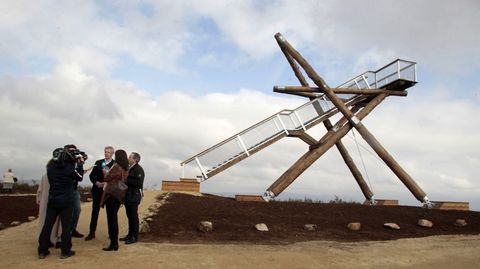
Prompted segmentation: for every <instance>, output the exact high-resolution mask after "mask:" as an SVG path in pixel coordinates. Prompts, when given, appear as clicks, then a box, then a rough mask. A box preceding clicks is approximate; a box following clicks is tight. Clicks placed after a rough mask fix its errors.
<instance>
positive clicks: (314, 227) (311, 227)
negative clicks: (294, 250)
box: [303, 224, 317, 231]
mask: <svg viewBox="0 0 480 269" xmlns="http://www.w3.org/2000/svg"><path fill="white" fill-rule="evenodd" d="M303 228H304V229H305V230H307V231H315V230H317V224H305V226H303Z"/></svg>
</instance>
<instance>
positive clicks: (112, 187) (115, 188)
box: [104, 171, 128, 203]
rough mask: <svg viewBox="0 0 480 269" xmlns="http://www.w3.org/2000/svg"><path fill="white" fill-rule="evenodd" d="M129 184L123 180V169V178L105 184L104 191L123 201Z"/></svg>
mask: <svg viewBox="0 0 480 269" xmlns="http://www.w3.org/2000/svg"><path fill="white" fill-rule="evenodd" d="M127 189H128V186H127V184H125V182H123V171H122V180H117V181H115V182H113V183H108V184H106V186H105V189H104V192H105V193H107V194H109V195H111V196H113V197H115V199H117V200H118V201H120V202H121V203H123V202H124V200H125V193H126V192H127Z"/></svg>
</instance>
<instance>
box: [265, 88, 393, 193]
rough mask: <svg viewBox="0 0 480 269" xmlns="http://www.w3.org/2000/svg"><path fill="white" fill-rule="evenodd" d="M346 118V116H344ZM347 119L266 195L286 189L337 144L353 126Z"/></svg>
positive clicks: (361, 114)
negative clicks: (347, 122)
mask: <svg viewBox="0 0 480 269" xmlns="http://www.w3.org/2000/svg"><path fill="white" fill-rule="evenodd" d="M386 96H387V95H386V94H379V95H378V96H376V97H375V98H374V99H372V100H371V101H370V102H368V104H367V105H366V106H365V107H364V108H363V109H362V110H361V111H360V112H358V114H357V117H358V118H359V119H363V118H364V117H366V116H367V115H368V114H369V113H370V112H371V111H372V110H373V109H374V108H375V107H376V106H377V105H378V104H380V103H381V102H382V101H383V100H384V99H385V97H386ZM343 118H345V117H343ZM342 122H343V123H344V124H343V126H342V127H340V128H337V127H338V125H339V124H341V123H342ZM345 122H346V120H342V119H341V120H339V122H338V123H337V124H335V126H334V127H332V128H331V129H330V131H328V132H327V133H326V134H325V135H324V136H323V137H322V139H321V140H320V141H323V143H322V144H321V145H320V146H319V147H318V148H315V149H313V150H310V151H308V152H307V153H305V154H304V155H303V156H302V157H300V159H298V160H297V161H296V162H295V163H294V164H293V165H292V166H291V167H290V168H289V169H288V170H287V171H286V172H285V173H283V175H281V176H280V177H279V178H278V179H277V180H276V181H275V182H274V183H273V184H272V185H271V186H270V187H269V188H268V189H267V191H266V193H265V196H266V197H267V198H268V197H270V198H273V197H275V196H277V195H279V194H280V193H281V192H282V191H283V190H285V189H286V188H287V187H288V186H289V185H290V184H291V183H292V182H293V181H295V179H296V178H297V177H298V176H300V175H301V174H302V173H303V172H304V171H305V170H306V169H307V168H308V167H310V166H311V165H312V164H313V163H314V162H315V161H316V160H318V158H320V157H321V156H322V155H323V154H325V152H327V151H328V150H329V149H330V148H331V147H332V146H333V145H335V144H336V143H337V142H338V141H339V140H340V139H341V138H342V137H344V136H345V135H346V134H347V133H348V132H349V131H350V129H351V128H352V125H350V124H345Z"/></svg>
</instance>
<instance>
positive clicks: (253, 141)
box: [180, 59, 417, 181]
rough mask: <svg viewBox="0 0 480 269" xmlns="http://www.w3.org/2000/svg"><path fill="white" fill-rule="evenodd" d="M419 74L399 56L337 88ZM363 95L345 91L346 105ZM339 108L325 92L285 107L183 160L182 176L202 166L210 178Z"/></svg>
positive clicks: (203, 174) (373, 84)
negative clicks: (290, 108)
mask: <svg viewBox="0 0 480 269" xmlns="http://www.w3.org/2000/svg"><path fill="white" fill-rule="evenodd" d="M416 78H417V75H416V63H415V62H411V61H405V60H401V59H397V60H395V61H393V62H391V63H390V64H387V65H386V66H384V67H382V68H380V69H378V70H377V71H367V72H365V73H362V74H360V75H359V76H357V77H355V78H353V79H351V80H349V81H347V82H345V83H343V84H341V85H339V86H338V87H337V88H358V89H370V88H378V89H379V88H382V87H385V86H386V85H388V84H389V83H392V82H394V81H396V80H399V79H403V80H409V81H413V82H416ZM360 97H361V98H363V97H362V96H360V95H353V94H342V99H343V100H346V105H352V104H354V103H356V102H358V101H359V100H360V99H359V98H360ZM337 112H338V110H337V108H336V107H335V106H334V105H333V104H332V103H331V102H330V101H329V100H328V99H326V98H323V96H322V97H319V98H316V99H314V100H312V101H309V102H307V103H305V104H303V105H301V106H299V107H297V108H296V109H293V110H289V109H284V110H282V111H280V112H278V113H276V114H274V115H272V116H270V117H268V118H266V119H264V120H263V121H261V122H259V123H257V124H254V125H252V126H251V127H249V128H247V129H245V130H243V131H241V132H239V133H238V134H235V135H233V136H231V137H229V138H227V139H225V140H224V141H222V142H220V143H218V144H216V145H214V146H212V147H210V148H208V149H206V150H204V151H202V152H200V153H198V154H197V155H195V156H193V157H191V158H189V159H187V160H185V161H183V162H181V163H180V165H181V166H182V177H185V173H186V172H189V174H198V170H197V169H199V170H200V172H201V176H197V178H200V179H201V180H202V181H203V180H206V179H207V178H209V176H210V175H214V174H216V173H218V171H222V170H224V169H226V168H227V167H229V166H232V165H233V164H235V163H237V162H238V161H239V159H244V158H247V157H249V156H250V155H251V154H253V153H255V152H257V151H259V150H261V149H262V148H263V147H266V146H268V145H269V144H271V143H273V142H275V141H277V140H278V139H280V138H282V137H285V136H287V135H288V132H289V131H291V130H303V131H306V130H307V129H309V128H311V127H313V126H314V125H316V124H318V123H320V122H322V121H323V120H325V119H327V118H329V117H330V116H331V115H333V114H335V113H337ZM194 171H197V172H194Z"/></svg>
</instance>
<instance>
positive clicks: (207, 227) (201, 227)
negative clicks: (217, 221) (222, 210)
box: [197, 221, 213, 233]
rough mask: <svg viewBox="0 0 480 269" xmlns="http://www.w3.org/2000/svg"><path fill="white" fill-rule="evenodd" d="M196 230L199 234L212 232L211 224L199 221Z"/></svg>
mask: <svg viewBox="0 0 480 269" xmlns="http://www.w3.org/2000/svg"><path fill="white" fill-rule="evenodd" d="M197 228H198V230H200V231H201V232H205V233H206V232H211V231H212V230H213V224H212V222H211V221H200V223H199V224H198V225H197Z"/></svg>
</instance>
